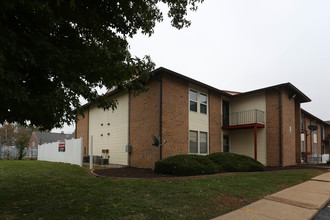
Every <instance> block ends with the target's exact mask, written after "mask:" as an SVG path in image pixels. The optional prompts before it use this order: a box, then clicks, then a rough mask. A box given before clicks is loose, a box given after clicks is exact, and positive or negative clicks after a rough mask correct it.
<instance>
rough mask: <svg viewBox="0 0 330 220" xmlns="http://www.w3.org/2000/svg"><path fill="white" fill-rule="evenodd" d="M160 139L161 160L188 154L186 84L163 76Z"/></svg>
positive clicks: (187, 89)
mask: <svg viewBox="0 0 330 220" xmlns="http://www.w3.org/2000/svg"><path fill="white" fill-rule="evenodd" d="M162 82H163V102H162V113H163V116H162V137H163V140H167V144H165V145H164V146H163V155H162V156H163V158H166V157H169V156H173V155H177V154H187V153H188V134H189V133H188V131H189V127H188V121H189V120H188V110H189V107H188V106H189V105H188V100H189V97H188V91H189V87H188V82H187V81H185V80H181V79H176V78H175V77H173V76H169V75H163V76H162Z"/></svg>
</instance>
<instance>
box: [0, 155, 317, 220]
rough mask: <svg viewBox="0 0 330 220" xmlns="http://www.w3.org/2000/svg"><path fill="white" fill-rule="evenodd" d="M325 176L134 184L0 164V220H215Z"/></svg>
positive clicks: (64, 168)
mask: <svg viewBox="0 0 330 220" xmlns="http://www.w3.org/2000/svg"><path fill="white" fill-rule="evenodd" d="M319 174H321V172H320V171H317V170H308V171H302V170H300V171H282V172H273V173H270V172H269V173H246V174H238V173H237V174H225V175H221V176H216V177H203V178H187V179H168V180H132V179H131V180H129V179H110V178H95V177H93V176H91V175H90V174H89V173H88V170H87V169H86V168H80V167H77V166H71V165H67V164H59V163H50V162H41V161H11V160H10V161H4V160H3V161H0V219H39V218H42V219H180V218H181V219H210V218H213V217H216V216H219V215H221V214H224V213H226V212H229V211H231V210H233V209H237V208H240V207H242V206H244V205H246V204H248V203H251V202H253V201H256V200H258V199H260V198H262V197H263V196H265V195H268V194H271V193H274V192H276V191H279V190H281V189H283V188H286V187H289V186H292V185H295V184H298V183H300V182H302V181H306V180H308V179H310V178H311V177H313V176H315V175H319Z"/></svg>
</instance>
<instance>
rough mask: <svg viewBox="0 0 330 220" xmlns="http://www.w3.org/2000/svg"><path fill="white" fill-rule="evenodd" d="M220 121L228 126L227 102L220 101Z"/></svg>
mask: <svg viewBox="0 0 330 220" xmlns="http://www.w3.org/2000/svg"><path fill="white" fill-rule="evenodd" d="M222 123H223V126H229V102H227V101H225V100H223V101H222Z"/></svg>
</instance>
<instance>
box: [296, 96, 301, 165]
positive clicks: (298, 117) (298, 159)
mask: <svg viewBox="0 0 330 220" xmlns="http://www.w3.org/2000/svg"><path fill="white" fill-rule="evenodd" d="M300 120H301V108H300V103H299V102H298V101H296V102H295V127H296V132H295V134H296V140H295V141H296V143H295V144H296V163H297V164H301V124H300V123H301V121H300Z"/></svg>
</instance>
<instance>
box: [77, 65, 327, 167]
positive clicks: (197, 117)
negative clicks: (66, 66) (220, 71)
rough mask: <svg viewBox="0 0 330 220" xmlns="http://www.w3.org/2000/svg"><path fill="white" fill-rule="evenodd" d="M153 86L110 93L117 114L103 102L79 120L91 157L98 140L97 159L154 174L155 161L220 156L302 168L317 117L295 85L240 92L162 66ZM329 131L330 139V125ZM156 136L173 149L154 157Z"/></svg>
mask: <svg viewBox="0 0 330 220" xmlns="http://www.w3.org/2000/svg"><path fill="white" fill-rule="evenodd" d="M148 86H149V91H147V92H144V93H141V94H140V95H138V96H134V95H133V94H131V93H118V92H116V91H112V92H110V93H108V94H106V95H107V96H109V98H110V97H111V98H114V99H116V100H117V101H118V108H117V109H116V110H115V111H112V110H107V111H104V110H103V109H98V108H97V104H96V103H88V104H86V105H85V106H84V117H82V116H81V115H79V116H78V117H77V123H76V137H77V138H79V137H83V140H84V143H83V145H84V149H85V150H84V154H85V155H88V153H89V152H88V147H89V144H90V137H91V136H93V149H94V150H93V154H94V155H99V156H101V155H102V152H105V151H107V150H108V152H109V155H110V159H109V161H110V163H113V164H122V165H130V166H134V167H146V168H151V167H152V161H153V157H154V158H156V160H159V159H162V158H166V157H169V156H173V155H177V154H201V155H207V154H210V153H214V152H233V153H238V154H244V155H247V156H250V157H252V158H255V159H257V160H258V161H260V162H261V163H263V164H264V165H269V166H288V165H294V164H297V163H300V162H301V157H302V152H304V150H306V149H307V148H302V137H303V135H302V134H303V133H302V132H303V130H302V127H301V126H302V117H306V119H307V117H309V116H310V115H308V114H307V112H306V111H303V110H301V108H300V104H301V103H305V102H310V101H311V100H310V99H309V98H308V97H307V96H306V95H305V94H304V93H302V92H301V91H300V90H299V89H297V88H296V87H295V86H294V85H292V84H290V83H285V84H280V85H275V86H271V87H267V88H262V89H257V90H254V91H249V92H245V93H237V92H229V91H222V90H219V89H217V88H214V87H211V86H209V85H206V84H204V83H201V82H198V81H196V80H194V79H191V78H189V77H186V76H184V75H181V74H179V73H176V72H173V71H171V70H168V69H165V68H162V67H161V68H158V69H156V70H155V71H154V72H153V73H152V77H151V79H150V81H149V84H148ZM320 121H322V120H317V122H320ZM306 123H308V122H306ZM322 125H323V127H324V132H325V133H326V134H328V133H327V132H329V133H330V130H329V126H328V124H326V123H323V124H322ZM327 129H328V130H327ZM305 130H306V129H305ZM321 130H322V126H321V125H320V130H319V131H318V132H321ZM152 135H154V136H156V137H158V138H159V140H160V143H164V140H166V142H167V143H166V144H162V146H160V147H157V148H156V149H155V151H154V153H153V149H152V148H153V147H152V144H153V140H152ZM308 137H309V136H307V137H306V140H307V139H308ZM319 137H320V139H319V142H317V143H320V144H321V143H324V152H326V151H329V144H328V143H326V142H325V140H326V139H322V136H321V133H320V136H319ZM307 141H308V140H307ZM127 146H129V147H127ZM127 149H128V150H127ZM321 149H322V146H321V147H320V148H317V150H318V152H319V151H321ZM127 151H128V152H127Z"/></svg>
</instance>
